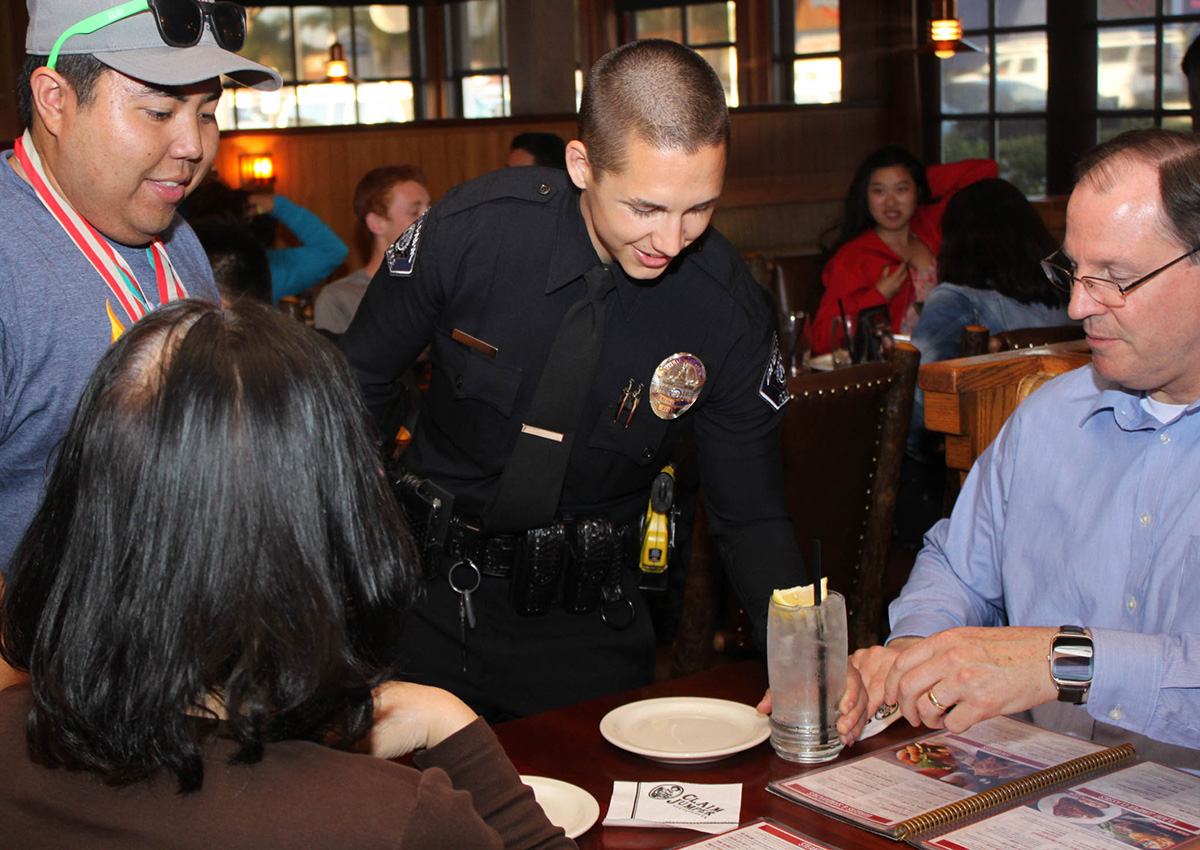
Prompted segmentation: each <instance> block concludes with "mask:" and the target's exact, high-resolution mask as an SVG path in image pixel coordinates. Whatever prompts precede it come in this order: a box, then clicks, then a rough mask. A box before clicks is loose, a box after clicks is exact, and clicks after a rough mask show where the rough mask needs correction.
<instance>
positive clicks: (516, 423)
mask: <svg viewBox="0 0 1200 850" xmlns="http://www.w3.org/2000/svg"><path fill="white" fill-rule="evenodd" d="M597 263H599V257H598V255H597V254H596V250H595V248H594V247H593V245H592V242H591V239H590V237H589V235H588V231H587V226H586V224H585V222H584V219H583V216H582V213H581V212H580V208H579V192H578V190H576V189H575V188H574V186H573V185H571V183H570V182H569V179H568V178H567V176H566V174H565V172H562V171H557V170H552V169H544V168H537V167H525V168H509V169H501V170H500V171H495V172H492V173H490V174H487V175H484V176H483V177H480V178H477V179H476V180H472V181H470V182H468V183H465V184H463V185H461V186H458V187H456V188H455V189H452V190H451V191H450V192H448V193H447V194H446V196H445V198H444V199H443V200H441V201H439V202H438V203H437V204H436V205H435V206H434V207H433V208H432V209H430V210H429V211H428V212H427V213H426V215H425V216H424V217H423V218H422V219H420V220H419V221H418V222H417V223H415V224H414V225H413V226H412V228H410V229H409V231H407V232H406V233H405V234H404V235H403V236H401V238H400V239H399V240H398V241H397V243H396V245H394V246H393V250H392V251H390V252H389V257H388V259H387V260H385V262H384V263H383V264H382V265H381V267H380V269H379V271H378V272H377V273H376V275H375V277H374V279H373V280H372V282H371V285H370V287H368V290H367V293H366V296H365V298H364V300H363V303H362V305H361V306H360V308H359V310H358V312H357V314H356V315H355V318H354V320H353V322H352V323H351V325H350V327H349V328H348V329H347V332H346V333H345V335H344V336H343V337H342V339H341V342H340V345H341V347H342V350H343V351H344V352H345V353H346V354H347V356H348V357H349V359H350V362H351V364H352V366H353V367H354V369H355V371H356V373H357V376H358V379H359V381H360V383H361V385H362V389H363V392H364V395H365V397H366V401H367V405H368V407H369V408H370V410H371V412H372V414H373V415H374V416H375V417H376V420H377V421H379V420H381V419H382V417H383V416H384V414H385V413H386V412H387V409H388V406H389V403H390V401H391V398H392V395H393V386H394V384H393V382H394V380H395V379H396V378H397V377H398V376H399V375H400V374H401V373H402V372H403V371H404V370H405V369H406V368H407V367H409V366H410V365H411V364H412V363H413V361H414V360H415V359H416V358H417V356H418V355H419V354H420V353H421V351H422V350H424V348H425V346H426V345H427V344H428V345H429V346H430V356H431V360H432V364H433V372H432V376H431V380H430V386H429V390H428V393H427V394H426V398H425V402H424V407H423V408H422V411H421V414H420V419H419V422H418V425H417V428H416V432H415V434H414V436H413V442H412V444H411V445H410V447H409V448H408V449H407V451H406V453H405V456H404V461H405V466H406V468H407V469H408V470H409V471H410V472H414V473H416V474H418V475H421V476H424V477H428V478H430V479H432V480H433V481H435V482H437V483H438V484H440V485H442V486H443V487H445V488H446V489H448V490H449V491H450V492H452V493H454V494H455V496H456V500H457V502H456V509H457V510H458V511H459V512H461V513H462V514H464V515H466V516H470V517H478V516H480V515H482V513H483V511H484V508H485V507H486V506H487V504H488V503H489V500H490V499H491V497H492V495H493V493H494V491H495V488H496V486H497V483H498V481H499V478H500V475H501V473H502V471H503V469H504V466H505V463H506V462H507V460H508V458H509V455H510V453H511V452H512V449H513V446H514V444H515V442H516V439H517V435H518V432H519V430H520V428H521V425H522V422H523V417H524V416H525V413H526V411H527V409H528V407H529V405H530V402H531V401H532V399H533V395H534V392H535V390H536V389H537V386H538V381H539V378H540V377H541V371H542V365H543V363H544V362H545V359H546V357H547V355H548V353H549V350H550V347H551V345H552V343H553V341H554V337H555V335H556V333H557V331H558V327H559V324H560V323H561V321H562V318H563V314H564V313H565V312H566V311H567V310H568V309H569V308H570V307H571V305H572V304H574V303H575V302H576V301H577V300H578V299H579V298H580V297H581V295H582V294H583V292H584V283H583V275H584V273H585V272H587V271H588V269H590V268H592V267H594V266H595V265H596V264H597ZM612 269H613V277H614V281H615V291H614V292H612V293H609V295H608V297H607V299H606V302H605V303H606V307H607V313H608V318H607V323H606V325H605V339H604V346H603V350H602V352H601V355H600V362H599V365H598V367H597V368H596V374H595V377H594V379H593V381H592V387H591V391H590V393H589V394H588V396H587V400H586V401H585V403H584V405H583V409H582V410H581V411H580V414H581V417H580V424H579V429H578V431H577V433H576V436H575V440H574V444H573V447H572V452H571V457H570V460H569V463H568V468H567V473H566V480H565V482H564V484H563V492H562V498H561V502H560V510H561V511H562V512H563V513H571V514H574V515H576V516H588V515H599V514H603V515H607V516H609V517H611V518H612V520H613V521H614V522H619V523H623V522H633V521H636V520H637V519H638V518H639V517H640V516H641V514H642V512H644V511H645V509H646V503H647V499H648V497H649V493H650V485H651V482H652V481H653V479H654V477H655V475H656V474H657V473H658V472H659V470H660V469H661V468H662V467H663V465H664V464H666V463H667V462H668V461H669V459H670V457H671V452H672V450H673V449H674V448H675V446H676V445H677V444H678V443H679V442H680V440H681V439H682V438H683V437H684V436H685V434H686V433H687V430H688V429H694V431H695V435H696V443H697V450H698V456H699V463H700V475H701V485H702V486H703V488H704V500H705V511H706V514H707V517H708V522H709V531H710V533H712V534H713V536H714V538H715V539H716V540H717V543H718V546H719V547H720V550H721V554H722V557H723V560H724V562H725V564H726V565H727V568H728V569H729V573H730V576H731V578H732V580H733V582H734V585H735V587H736V589H737V591H738V593H739V596H740V597H741V599H742V602H743V605H744V606H745V607H746V610H747V613H748V614H749V615H750V617H751V621H752V622H753V623H754V624H755V630H756V632H757V633H758V637H759V639H760V641H761V640H762V639H763V637H764V635H765V622H766V609H767V603H768V600H769V597H770V594H771V590H772V589H773V588H776V587H790V586H793V585H795V584H799V583H801V582H802V581H803V578H804V570H803V565H802V560H801V558H800V554H799V551H798V549H797V547H796V544H795V540H794V537H793V534H792V525H791V519H790V517H789V516H788V514H787V509H786V507H785V504H784V496H783V484H782V456H781V447H780V442H779V425H780V420H781V417H782V409H781V408H782V403H783V401H784V400H785V399H786V397H787V396H786V384H785V382H784V379H783V373H782V367H781V364H780V363H779V362H778V359H777V355H775V351H776V347H775V344H774V334H773V332H772V330H771V328H770V324H771V323H770V312H769V308H768V306H767V303H766V302H765V300H764V297H763V294H762V292H761V290H760V288H759V287H758V285H757V283H756V282H755V281H754V279H753V278H752V277H751V276H750V273H749V271H748V270H747V269H746V267H745V264H744V263H743V262H742V261H741V258H740V257H739V256H738V253H737V251H736V250H735V249H734V248H733V246H732V245H731V244H730V243H729V242H728V240H726V239H725V238H724V237H723V236H721V235H720V234H719V233H717V232H716V231H715V230H714V229H713V228H711V227H710V228H708V230H707V231H706V232H705V233H704V234H703V235H702V236H701V238H699V239H698V240H696V242H694V243H693V244H692V245H691V246H689V247H688V248H687V249H686V250H685V251H684V252H683V253H682V254H681V255H680V256H679V257H676V258H675V260H674V261H673V262H672V263H671V264H670V266H669V267H668V268H667V270H666V271H665V272H664V273H663V274H662V275H660V276H659V277H658V278H656V279H654V280H649V281H638V280H634V279H631V278H629V277H628V276H627V275H625V273H624V272H623V271H622V270H621V268H620V266H619V264H615V263H614V264H613V266H612ZM456 331H459V332H460V333H459V334H458V336H459V339H463V336H462V335H463V334H466V335H469V336H470V337H473V338H474V340H478V341H481V342H482V343H483V344H484V345H480V344H479V343H476V342H473V341H466V342H461V341H458V340H457V339H455V338H454V337H455V332H456ZM489 346H490V347H491V348H494V353H485V352H484V351H482V350H480V349H487V348H488V347H489ZM488 350H489V352H490V349H488ZM679 353H688V354H691V355H694V356H695V357H697V358H698V359H699V360H700V361H701V362H702V363H703V364H704V369H705V372H706V379H705V382H704V385H703V387H702V388H701V389H700V392H699V396H698V398H697V400H696V402H695V403H694V404H693V405H692V407H690V408H689V409H687V410H686V411H685V412H683V413H682V414H681V415H679V416H678V417H677V418H675V419H670V420H668V419H662V418H660V417H659V416H657V415H656V414H655V413H654V411H653V410H652V408H651V404H650V403H649V399H648V396H649V392H650V385H651V381H652V379H653V378H654V374H655V369H656V367H658V366H659V364H660V363H662V362H663V361H664V360H666V359H668V358H670V357H671V356H672V355H675V354H679ZM773 355H774V357H773ZM631 380H632V382H633V387H634V388H636V387H637V386H638V385H641V386H642V391H641V395H640V401H639V403H638V405H637V408H636V410H635V411H634V413H633V416H632V418H630V417H629V409H630V402H626V404H625V405H624V408H623V410H622V411H621V412H620V415H618V406H619V405H620V404H621V402H622V400H623V397H624V395H625V393H624V391H625V388H626V387H627V386H628V385H629V383H630V381H631Z"/></svg>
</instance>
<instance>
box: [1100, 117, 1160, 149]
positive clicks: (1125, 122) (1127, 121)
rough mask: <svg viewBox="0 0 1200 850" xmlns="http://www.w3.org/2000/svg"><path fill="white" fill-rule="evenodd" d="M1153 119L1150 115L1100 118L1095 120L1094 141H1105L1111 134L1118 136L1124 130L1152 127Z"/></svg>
mask: <svg viewBox="0 0 1200 850" xmlns="http://www.w3.org/2000/svg"><path fill="white" fill-rule="evenodd" d="M1153 126H1154V119H1153V118H1151V117H1150V116H1148V115H1147V116H1144V117H1141V118H1134V117H1126V118H1116V117H1113V118H1101V119H1100V120H1099V121H1097V122H1096V143H1097V144H1099V143H1100V142H1107V141H1108V140H1109V139H1111V138H1112V137H1113V136H1119V135H1120V134H1121V133H1124V132H1125V131H1126V130H1139V129H1141V128H1143V127H1153Z"/></svg>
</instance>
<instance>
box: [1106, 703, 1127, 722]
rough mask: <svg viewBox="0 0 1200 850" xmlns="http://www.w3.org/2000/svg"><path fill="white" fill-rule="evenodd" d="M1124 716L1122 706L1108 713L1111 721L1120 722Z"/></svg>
mask: <svg viewBox="0 0 1200 850" xmlns="http://www.w3.org/2000/svg"><path fill="white" fill-rule="evenodd" d="M1124 716H1125V713H1124V712H1123V711H1121V707H1120V706H1117V707H1116V708H1114V709H1113V710H1112V711H1110V712H1109V713H1108V717H1109V719H1110V720H1120V719H1121V718H1122V717H1124Z"/></svg>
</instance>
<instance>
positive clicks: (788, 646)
mask: <svg viewBox="0 0 1200 850" xmlns="http://www.w3.org/2000/svg"><path fill="white" fill-rule="evenodd" d="M846 661H847V641H846V600H845V599H844V598H843V597H842V595H841V594H840V593H837V592H835V591H830V592H829V594H828V595H827V596H826V597H825V599H824V601H823V602H821V604H820V605H786V604H783V603H781V602H779V601H778V600H777V599H774V598H772V600H771V607H770V610H769V613H768V615H767V673H768V675H769V677H770V682H771V705H772V709H771V746H772V747H774V748H775V752H776V753H777V754H778V755H779V757H780V758H784V759H787V760H788V761H795V762H800V763H802V764H816V763H819V762H824V761H829V760H830V759H832V758H834V757H835V756H837V754H838V753H839V752H841V751H842V742H841V741H840V740H838V732H837V720H838V703H839V702H841V699H842V693H843V692H844V691H845V690H846Z"/></svg>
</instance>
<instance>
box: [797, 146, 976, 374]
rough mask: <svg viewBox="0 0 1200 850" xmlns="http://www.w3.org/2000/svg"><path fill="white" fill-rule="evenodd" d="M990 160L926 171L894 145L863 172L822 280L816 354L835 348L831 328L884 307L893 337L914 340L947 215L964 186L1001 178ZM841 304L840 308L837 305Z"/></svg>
mask: <svg viewBox="0 0 1200 850" xmlns="http://www.w3.org/2000/svg"><path fill="white" fill-rule="evenodd" d="M997 173H998V168H997V166H996V163H995V161H993V160H990V159H969V160H963V161H962V162H955V163H950V164H947V165H935V166H932V167H930V168H929V170H928V172H926V169H925V166H924V165H922V164H921V161H920V160H918V159H917V158H916V157H915V156H913V155H912V154H911V153H909V152H908V151H907V150H905V149H904V148H902V147H899V146H897V145H889V146H888V147H885V148H880V149H879V150H877V151H875V152H874V153H872V154H871V155H870V156H868V157H867V158H866V159H865V160H864V161H863V163H862V165H860V166H859V167H858V171H857V172H856V173H855V175H854V180H853V181H852V182H851V183H850V190H849V192H847V194H846V206H845V211H844V213H843V216H842V230H841V234H840V236H839V238H838V242H837V251H836V253H835V254H834V255H833V258H832V259H831V260H830V261H829V262H828V263H827V264H826V266H825V271H824V273H823V275H822V281H823V283H824V285H825V294H824V295H823V296H822V298H821V306H820V307H819V308H818V310H817V317H816V319H815V321H814V322H813V326H812V335H813V350H814V352H817V353H824V352H826V351H828V350H829V348H830V328H831V323H832V321H833V319H834V318H835V317H840V315H841V309H844V310H845V313H846V316H848V317H852V316H857V315H858V312H859V310H862V309H864V308H866V307H874V306H877V305H882V304H886V305H887V308H888V314H889V315H890V317H891V320H892V331H893V332H895V333H910V332H911V331H912V327H913V326H914V325H915V324H916V322H917V315H918V313H917V308H916V306H915V305H917V304H920V303H923V302H924V300H925V296H926V295H927V294H928V293H929V290H930V289H932V288H933V285H934V284H935V283H936V282H937V268H936V266H937V262H936V258H937V253H938V249H939V248H940V246H941V241H942V236H941V217H942V210H943V209H944V207H945V204H946V202H947V201H948V200H949V199H950V196H951V195H953V194H954V192H955V191H956V190H958V189H959V188H961V187H962V186H965V185H967V184H968V183H972V182H974V181H976V180H981V179H983V178H985V177H995V176H996V175H997ZM839 300H840V301H841V307H840V308H839V305H838V301H839Z"/></svg>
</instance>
